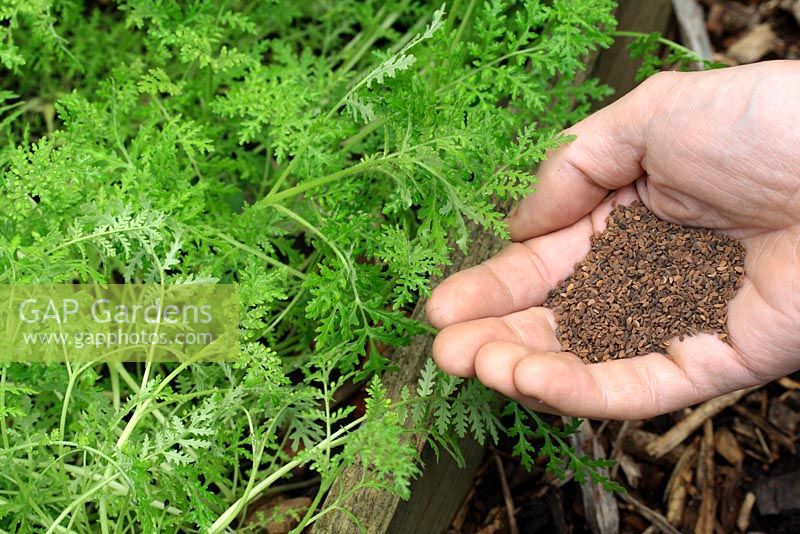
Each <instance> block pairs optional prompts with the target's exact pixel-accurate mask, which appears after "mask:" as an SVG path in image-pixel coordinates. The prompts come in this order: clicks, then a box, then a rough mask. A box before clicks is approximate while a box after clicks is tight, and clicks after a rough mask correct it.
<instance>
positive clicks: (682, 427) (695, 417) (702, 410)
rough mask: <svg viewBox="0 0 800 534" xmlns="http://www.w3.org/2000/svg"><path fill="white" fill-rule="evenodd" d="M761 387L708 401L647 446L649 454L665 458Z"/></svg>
mask: <svg viewBox="0 0 800 534" xmlns="http://www.w3.org/2000/svg"><path fill="white" fill-rule="evenodd" d="M758 387H760V386H756V387H753V388H749V389H742V390H739V391H734V392H732V393H728V394H727V395H722V396H720V397H717V398H715V399H711V400H710V401H706V402H704V403H703V404H701V405H700V406H698V407H697V408H696V409H694V410H693V411H692V412H691V413H690V414H689V415H687V416H686V417H684V418H683V419H682V420H681V421H680V422H678V424H676V425H675V426H673V427H672V428H670V429H669V430H668V431H667V432H666V433H664V434H663V435H662V436H659V437H658V438H657V439H655V440H654V441H653V442H651V443H650V444H648V445H647V452H648V454H650V455H652V456H654V457H655V458H660V457H661V456H664V455H665V454H667V453H668V452H669V451H671V450H672V449H674V448H675V447H677V446H678V445H679V444H680V443H681V442H683V440H685V439H686V438H687V437H688V436H689V435H690V434H691V433H692V432H694V431H695V430H697V429H698V428H700V426H701V425H702V424H703V422H705V420H706V419H709V418H710V417H713V416H715V415H716V414H718V413H719V412H721V411H722V410H724V409H725V408H728V407H729V406H732V405H734V404H736V402H738V401H739V399H741V398H742V397H744V396H745V395H746V394H748V393H750V392H752V391H755V390H756V389H758Z"/></svg>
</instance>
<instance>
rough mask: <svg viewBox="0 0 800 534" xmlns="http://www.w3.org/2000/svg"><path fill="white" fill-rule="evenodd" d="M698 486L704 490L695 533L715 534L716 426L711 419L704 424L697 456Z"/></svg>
mask: <svg viewBox="0 0 800 534" xmlns="http://www.w3.org/2000/svg"><path fill="white" fill-rule="evenodd" d="M697 484H698V485H699V486H700V488H701V490H702V493H701V496H702V497H701V499H702V500H701V501H700V511H699V512H698V517H697V523H695V527H694V532H695V534H713V533H714V517H715V516H716V512H717V497H716V495H715V494H714V426H713V423H712V422H711V419H706V420H705V421H704V422H703V439H702V441H701V442H700V453H699V454H698V455H697Z"/></svg>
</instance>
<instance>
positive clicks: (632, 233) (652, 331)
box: [544, 202, 745, 363]
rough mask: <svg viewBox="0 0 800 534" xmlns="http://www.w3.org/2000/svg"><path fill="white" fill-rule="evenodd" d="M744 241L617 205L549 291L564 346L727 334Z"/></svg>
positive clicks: (616, 346) (620, 345)
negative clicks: (563, 277)
mask: <svg viewBox="0 0 800 534" xmlns="http://www.w3.org/2000/svg"><path fill="white" fill-rule="evenodd" d="M744 254H745V251H744V247H743V246H742V245H741V243H739V242H738V241H736V240H734V239H732V238H730V237H728V236H725V235H722V234H720V233H717V232H713V231H710V230H707V229H701V228H690V227H686V226H681V225H677V224H673V223H669V222H667V221H662V220H661V219H659V218H657V217H656V216H655V215H654V214H653V213H652V212H651V211H650V210H648V209H647V208H646V207H645V206H644V205H643V204H641V203H638V202H637V203H636V204H633V205H630V206H617V207H616V208H614V210H613V211H612V212H611V215H610V216H609V218H608V226H607V228H606V230H605V231H604V232H603V233H601V234H599V235H597V236H594V237H593V238H592V248H591V250H590V251H589V254H588V255H587V256H586V258H585V259H584V260H583V261H582V262H581V263H579V264H578V265H577V266H576V269H575V274H574V275H572V276H570V277H569V278H567V279H566V280H564V281H563V282H562V283H561V284H560V285H559V286H558V287H557V288H556V289H554V290H553V291H552V292H551V293H550V295H549V296H548V299H547V301H546V302H545V303H544V305H545V306H547V307H549V308H551V309H553V310H554V311H555V313H556V318H557V320H558V335H559V338H560V341H561V346H562V349H563V350H565V351H569V352H573V353H575V354H577V355H578V356H580V357H582V358H583V359H584V361H585V362H587V363H590V362H599V361H605V360H610V359H616V358H627V357H630V356H637V355H641V354H646V353H648V352H664V351H665V350H666V348H667V347H668V346H669V344H670V341H669V340H670V339H671V338H673V337H676V336H690V335H693V334H696V333H699V332H709V333H716V334H718V335H719V337H720V338H721V339H726V338H727V335H728V334H727V302H728V301H729V300H730V299H732V298H733V296H734V294H735V293H736V290H737V289H738V288H739V287H740V286H741V283H742V279H743V278H744Z"/></svg>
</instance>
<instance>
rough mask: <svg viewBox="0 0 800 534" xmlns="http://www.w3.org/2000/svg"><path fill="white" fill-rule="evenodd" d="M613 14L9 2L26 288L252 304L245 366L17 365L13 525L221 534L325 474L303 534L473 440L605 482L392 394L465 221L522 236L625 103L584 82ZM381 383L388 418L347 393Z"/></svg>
mask: <svg viewBox="0 0 800 534" xmlns="http://www.w3.org/2000/svg"><path fill="white" fill-rule="evenodd" d="M613 8H614V2H613V1H612V0H548V1H540V0H491V1H488V0H487V1H483V2H482V1H470V2H454V4H453V6H450V7H448V6H442V5H441V3H440V2H434V3H429V2H412V1H410V0H393V1H382V0H381V1H378V0H367V1H360V0H359V1H356V0H342V1H336V2H328V1H322V0H320V1H316V0H315V1H308V2H296V1H289V0H286V1H283V0H269V1H264V2H244V1H232V2H207V1H200V0H191V1H186V2H168V1H162V0H117V1H109V2H91V1H88V0H86V1H82V0H37V1H27V0H3V1H1V2H0V72H1V74H0V283H3V284H12V283H24V284H43V283H72V282H79V283H89V282H96V283H108V282H120V281H125V282H136V283H141V282H146V283H163V284H185V283H196V282H206V283H208V282H227V283H230V282H235V283H238V284H239V285H240V289H241V294H242V304H243V308H244V310H243V313H242V317H241V323H240V325H239V327H240V339H241V344H242V352H241V354H240V357H239V359H238V361H236V362H234V363H231V362H227V363H217V364H212V363H204V364H195V365H182V366H179V365H178V364H169V363H158V364H155V363H149V364H120V363H108V364H99V363H98V364H94V365H92V364H81V365H79V364H74V363H65V364H58V365H55V364H53V365H44V364H42V365H26V364H7V365H3V366H2V367H0V463H2V465H3V466H4V467H3V476H2V477H0V529H2V530H3V531H19V532H41V531H46V532H67V531H69V532H72V531H80V532H97V531H101V532H112V531H114V532H127V531H131V532H132V531H137V532H138V531H142V532H171V531H174V532H177V531H197V530H203V531H206V530H209V531H211V532H220V531H223V530H224V529H227V528H235V527H236V526H237V525H239V524H240V523H241V521H242V519H243V518H244V517H245V516H246V515H247V507H248V505H249V503H251V502H252V501H254V500H255V499H256V498H258V497H259V496H261V495H263V494H264V492H265V491H267V490H269V489H270V488H273V487H275V486H278V485H280V484H281V483H283V482H285V481H286V480H287V479H290V478H291V477H292V476H293V473H294V472H295V471H293V470H294V468H295V467H298V466H308V467H309V468H310V469H312V470H314V471H316V472H317V473H318V474H319V476H320V480H321V482H320V486H319V492H318V496H317V498H316V499H315V500H314V503H313V505H312V506H311V507H310V509H309V510H308V511H307V512H306V514H305V515H304V516H303V517H302V519H301V521H300V525H299V526H298V531H299V530H301V529H302V528H304V527H305V526H307V525H310V524H312V523H313V521H315V520H316V518H317V517H319V515H320V514H322V513H324V510H320V508H319V506H320V503H321V502H322V501H321V499H322V497H323V496H324V495H325V494H326V492H328V491H337V487H336V485H335V480H336V477H337V476H338V475H339V474H340V473H341V472H342V470H343V469H345V468H347V467H348V466H351V465H359V466H361V467H362V468H363V469H364V472H365V473H366V475H365V478H364V481H363V483H364V484H365V485H369V486H373V487H380V488H382V489H385V490H388V491H393V492H396V493H398V494H399V495H402V496H404V497H405V496H408V492H409V487H410V482H411V480H412V479H413V478H414V477H416V476H418V475H419V474H420V466H419V463H418V458H417V455H416V452H415V451H416V448H415V447H414V446H413V445H412V442H413V441H414V440H418V439H425V440H428V441H429V442H430V443H431V444H433V445H435V446H436V447H437V448H440V449H444V450H446V451H449V452H450V453H453V454H455V455H456V456H458V454H459V452H458V448H457V441H458V438H459V437H461V436H464V435H466V434H467V433H470V434H473V435H474V436H476V437H477V438H478V439H479V440H481V441H494V440H497V438H498V436H499V435H501V434H502V433H510V434H511V435H512V436H513V437H514V438H515V439H518V440H519V443H520V444H519V445H518V450H517V452H518V454H519V456H520V457H521V458H522V459H523V461H524V462H526V463H530V462H531V461H532V458H533V457H534V456H536V455H537V454H539V453H544V454H545V455H547V456H548V457H551V458H553V460H552V465H553V468H554V469H556V468H559V469H563V468H565V467H566V468H569V469H573V470H575V471H576V473H579V474H581V473H585V474H587V476H591V474H590V473H592V472H593V471H592V469H591V468H592V465H590V464H587V462H586V460H585V459H580V458H578V459H575V458H573V457H572V456H569V454H568V453H569V451H568V447H566V445H565V443H564V441H563V434H562V433H560V432H562V431H560V430H558V431H556V430H553V429H550V427H548V426H547V425H546V424H544V422H543V421H539V420H538V419H536V417H535V416H534V415H533V414H529V413H528V412H523V411H520V410H521V409H520V408H514V412H513V414H514V416H515V417H518V418H519V423H518V424H515V425H514V426H512V427H508V428H506V427H504V425H503V424H502V420H501V418H500V415H499V414H498V413H497V412H498V409H499V405H498V402H497V399H496V397H495V396H494V395H493V394H492V393H491V392H489V391H487V390H485V389H483V388H482V387H480V386H479V385H478V384H477V383H474V382H466V383H462V382H461V381H459V380H457V379H455V378H451V377H445V376H442V375H440V374H438V372H437V371H435V369H434V368H433V367H432V366H428V367H426V368H425V369H424V370H423V374H422V377H421V381H420V383H419V385H418V388H417V389H416V391H407V392H405V393H404V394H403V395H402V396H401V397H399V398H390V397H388V396H387V395H388V394H387V393H386V392H385V391H384V389H383V388H382V386H381V383H380V380H379V378H377V377H379V376H380V375H381V373H384V372H390V369H391V368H392V361H391V354H392V352H393V351H392V350H391V348H392V347H396V346H399V345H402V344H405V343H408V342H409V340H410V339H411V338H412V337H413V336H414V335H417V334H419V333H421V332H423V331H424V330H425V328H424V327H423V326H421V325H420V324H418V323H417V322H415V321H413V320H411V319H410V310H411V307H412V306H413V304H414V303H415V302H416V301H417V300H418V299H419V298H420V297H421V296H424V295H426V294H427V293H428V291H429V284H428V280H429V279H430V277H431V276H434V275H437V274H440V273H441V271H442V268H443V266H445V265H447V264H448V263H449V261H450V258H451V255H452V254H453V253H461V252H460V251H459V250H458V249H460V250H461V251H465V250H466V249H467V246H468V244H469V242H468V241H469V236H468V232H467V224H468V223H469V222H472V223H476V224H478V225H480V226H482V227H484V228H485V229H486V230H487V231H491V232H495V233H496V234H498V235H500V236H505V235H506V228H505V225H504V223H503V214H502V213H499V212H498V211H497V209H496V207H495V206H496V202H497V200H499V199H510V198H519V197H521V196H523V195H525V194H528V193H529V192H530V191H531V186H532V184H534V183H535V181H536V178H535V176H534V174H533V173H532V171H531V169H533V168H535V165H536V163H537V162H540V161H541V160H542V159H543V158H544V155H545V153H546V151H547V150H548V149H550V148H553V147H555V146H557V145H558V144H559V143H562V142H565V141H566V140H565V139H563V138H560V137H559V136H558V132H559V131H560V130H561V129H562V128H564V127H565V126H567V125H569V124H571V123H573V122H575V121H577V120H579V119H580V118H581V117H583V116H584V115H585V113H586V112H587V110H588V107H589V105H590V103H591V101H592V100H593V99H596V98H598V97H601V96H603V95H605V94H607V92H608V90H607V88H605V87H603V86H601V85H598V84H597V83H596V82H594V81H592V80H588V81H584V80H582V78H581V77H580V71H581V69H582V68H583V65H584V59H585V57H586V56H587V54H589V53H590V52H592V51H594V50H596V49H598V48H600V47H605V46H607V45H609V44H610V43H611V41H612V38H611V32H612V31H613V30H614V26H615V21H614V19H613V16H612V10H613ZM453 249H455V250H453ZM362 380H370V382H368V383H369V390H368V392H369V401H368V402H367V407H366V413H364V414H361V413H359V412H357V411H356V410H355V408H354V407H353V406H350V405H348V404H346V403H345V404H340V403H341V399H340V398H339V397H338V396H337V395H336V394H335V393H336V392H337V391H338V390H341V389H342V387H343V386H344V385H345V384H350V383H352V382H353V381H362ZM531 428H532V429H534V430H532V431H531ZM548 436H549V437H548ZM540 442H541V443H544V445H543V446H542V448H538V447H539V443H540ZM564 455H566V456H564ZM559 458H566V459H567V462H568V463H567V464H564V463H563V462H561V460H559ZM559 462H561V463H559ZM587 466H588V469H589V470H588V471H586V470H584V468H587Z"/></svg>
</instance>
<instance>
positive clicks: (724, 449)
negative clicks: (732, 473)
mask: <svg viewBox="0 0 800 534" xmlns="http://www.w3.org/2000/svg"><path fill="white" fill-rule="evenodd" d="M714 448H715V449H716V451H717V454H719V455H720V456H722V457H723V458H725V459H726V460H727V461H728V462H730V463H731V464H732V465H737V464H740V463H742V462H743V461H744V453H743V452H742V448H741V447H740V446H739V442H738V441H736V437H735V436H734V435H733V432H731V431H730V430H729V429H727V428H720V429H719V430H718V431H717V432H715V433H714Z"/></svg>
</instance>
